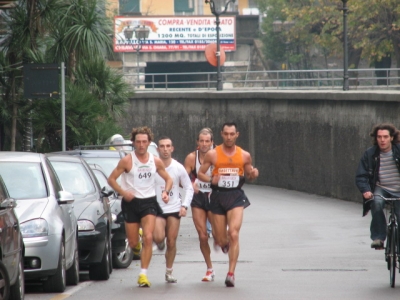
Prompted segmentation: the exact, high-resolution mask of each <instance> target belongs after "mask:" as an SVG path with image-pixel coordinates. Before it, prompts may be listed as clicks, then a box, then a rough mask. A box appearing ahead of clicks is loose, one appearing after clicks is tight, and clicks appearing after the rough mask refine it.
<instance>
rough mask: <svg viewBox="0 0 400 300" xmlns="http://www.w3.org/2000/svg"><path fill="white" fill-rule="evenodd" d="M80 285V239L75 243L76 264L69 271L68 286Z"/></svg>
mask: <svg viewBox="0 0 400 300" xmlns="http://www.w3.org/2000/svg"><path fill="white" fill-rule="evenodd" d="M78 283H79V251H78V239H77V238H76V241H75V250H74V262H73V263H72V266H71V267H70V268H69V269H68V270H67V285H77V284H78Z"/></svg>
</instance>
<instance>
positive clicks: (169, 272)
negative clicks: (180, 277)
mask: <svg viewBox="0 0 400 300" xmlns="http://www.w3.org/2000/svg"><path fill="white" fill-rule="evenodd" d="M172 271H173V269H172V268H166V271H165V272H166V273H167V274H172Z"/></svg>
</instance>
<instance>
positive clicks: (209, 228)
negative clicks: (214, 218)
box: [207, 219, 211, 233]
mask: <svg viewBox="0 0 400 300" xmlns="http://www.w3.org/2000/svg"><path fill="white" fill-rule="evenodd" d="M207 233H211V223H210V221H208V219H207Z"/></svg>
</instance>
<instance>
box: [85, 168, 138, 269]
mask: <svg viewBox="0 0 400 300" xmlns="http://www.w3.org/2000/svg"><path fill="white" fill-rule="evenodd" d="M89 165H90V167H91V168H92V170H93V173H94V174H95V175H96V178H97V180H98V181H99V183H100V185H101V186H107V187H108V189H110V190H111V189H112V188H111V187H110V186H109V185H108V182H107V176H106V174H105V172H104V170H103V168H102V167H100V166H99V165H97V164H89ZM109 199H110V207H111V214H112V218H113V224H112V233H113V236H112V239H111V244H112V259H113V267H115V268H117V269H121V268H127V267H129V266H130V264H131V262H132V260H133V258H134V255H133V251H132V249H131V247H130V246H129V243H128V239H127V238H126V232H125V222H124V218H123V216H122V213H121V199H120V198H118V195H117V194H116V193H113V195H112V196H110V198H109Z"/></svg>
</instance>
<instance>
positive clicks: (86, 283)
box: [50, 280, 94, 300]
mask: <svg viewBox="0 0 400 300" xmlns="http://www.w3.org/2000/svg"><path fill="white" fill-rule="evenodd" d="M93 282H94V281H90V280H89V281H84V282H82V283H79V284H78V285H77V286H75V287H73V288H71V289H69V290H68V291H66V292H64V293H62V294H58V295H57V296H55V297H53V298H51V299H50V300H62V299H66V298H68V297H70V296H72V295H73V294H75V293H76V292H78V291H80V290H82V289H84V288H85V287H88V286H89V285H91V284H92V283H93Z"/></svg>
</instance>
